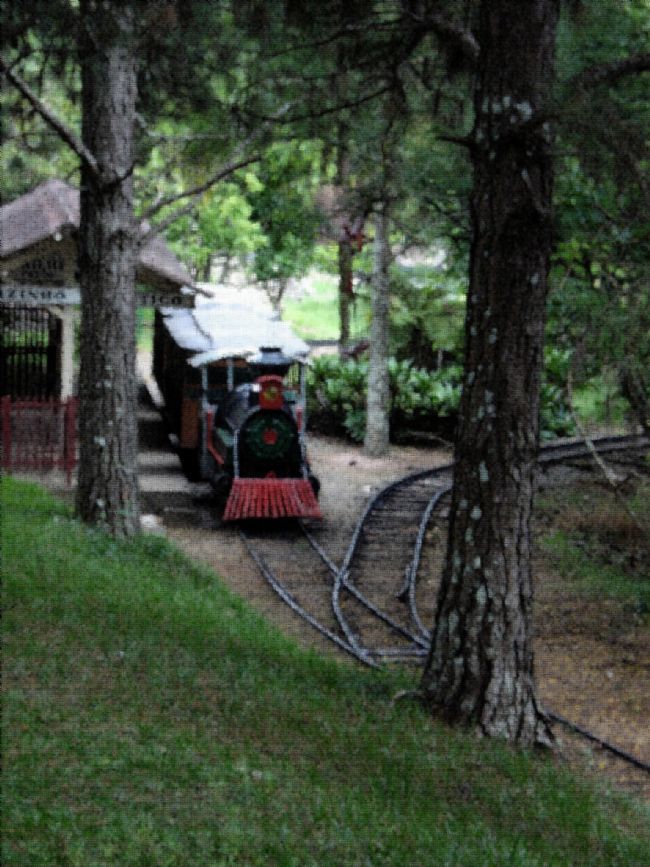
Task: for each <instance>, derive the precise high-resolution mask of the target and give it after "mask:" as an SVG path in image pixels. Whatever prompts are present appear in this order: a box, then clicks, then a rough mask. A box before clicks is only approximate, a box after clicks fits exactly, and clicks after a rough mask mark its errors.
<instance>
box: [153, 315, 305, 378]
mask: <svg viewBox="0 0 650 867" xmlns="http://www.w3.org/2000/svg"><path fill="white" fill-rule="evenodd" d="M160 312H161V313H162V315H163V321H164V323H165V326H166V327H167V330H168V331H169V333H170V334H171V336H172V338H173V339H174V341H175V342H176V343H177V344H178V346H180V347H181V349H186V350H188V351H189V352H191V353H193V355H192V356H191V357H190V358H189V359H188V360H189V363H190V364H191V365H192V367H201V366H202V365H203V364H209V363H210V362H211V361H219V360H221V359H225V358H235V357H236V358H248V359H250V358H252V357H254V356H256V355H258V354H259V352H260V350H261V349H262V347H276V348H278V349H279V350H280V351H281V352H282V354H283V355H286V356H287V358H290V359H291V360H292V361H297V362H299V363H301V364H305V363H306V362H307V355H308V354H309V346H308V345H307V344H306V343H305V341H304V340H302V339H301V338H300V337H298V336H297V335H295V334H294V333H293V331H292V330H291V328H290V327H289V325H287V323H286V322H282V321H280V320H279V319H272V318H270V316H268V315H267V314H265V313H262V312H260V311H258V310H252V309H251V308H250V307H246V306H244V305H242V304H232V303H230V304H225V303H223V302H218V301H208V302H205V303H204V304H200V305H198V306H197V307H194V308H191V309H190V308H181V309H178V308H173V307H163V308H161V311H160Z"/></svg>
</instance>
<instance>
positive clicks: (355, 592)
mask: <svg viewBox="0 0 650 867" xmlns="http://www.w3.org/2000/svg"><path fill="white" fill-rule="evenodd" d="M299 523H300V528H301V530H302V532H303V534H304V536H305V538H306V539H307V541H308V542H309V544H310V545H311V547H312V548H313V549H314V551H315V552H316V553H317V554H318V556H319V557H320V558H321V560H322V561H323V563H325V565H326V566H327V568H328V569H329V570H330V572H331V574H332V576H334V577H335V576H336V575H337V574H338V573H339V572H340V570H339V567H338V566H337V565H336V564H335V563H334V562H333V561H332V560H331V559H330V558H329V557H328V555H327V554H326V553H325V551H324V550H323V548H322V547H321V545H319V543H318V542H317V541H316V539H314V537H313V536H312V534H311V533H310V532H309V530H307V528H306V527H305V526H304V524H303V523H302V521H300V522H299ZM342 586H343V587H344V588H345V590H347V591H348V593H351V594H352V596H354V598H355V599H356V600H357V601H358V602H360V603H361V605H363V606H365V607H366V608H367V609H368V610H369V611H370V612H371V613H372V614H374V615H375V617H378V618H379V619H380V620H382V621H383V622H384V623H385V624H386V625H387V626H390V627H391V628H392V629H394V630H395V632H397V633H399V634H400V635H401V636H402V637H403V638H407V639H408V640H409V641H412V642H413V643H414V644H417V645H419V646H420V647H426V646H427V645H425V643H424V642H423V640H422V639H421V638H420V637H419V636H417V635H415V633H413V632H411V631H410V630H409V629H406V627H404V626H402V625H401V624H400V623H397V621H395V620H393V618H392V617H391V616H390V615H388V614H386V612H385V611H382V610H381V608H378V607H377V606H376V605H375V604H374V602H371V601H370V599H368V598H367V597H366V596H364V594H363V593H362V592H361V591H360V590H359V588H358V587H357V586H356V585H355V584H354V583H352V582H351V581H349V580H348V579H347V578H345V576H344V577H343V581H342ZM371 652H374V651H371Z"/></svg>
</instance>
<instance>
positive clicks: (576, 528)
mask: <svg viewBox="0 0 650 867" xmlns="http://www.w3.org/2000/svg"><path fill="white" fill-rule="evenodd" d="M625 500H626V502H627V504H628V506H629V508H630V509H631V510H632V514H634V515H635V516H636V518H637V521H638V524H637V523H635V522H634V521H633V520H632V519H631V517H630V516H629V514H627V513H626V512H625V511H624V509H623V508H622V507H621V505H620V504H619V503H618V502H617V501H616V499H615V497H614V495H613V494H612V492H611V491H610V490H608V489H607V488H605V487H603V485H602V484H599V483H598V482H591V483H584V484H582V485H574V486H572V487H567V488H556V489H551V490H550V491H547V492H545V493H544V495H543V496H542V497H541V498H540V500H539V501H538V508H539V509H540V510H541V512H542V514H545V513H546V514H547V515H552V516H553V523H554V527H555V529H554V531H553V532H552V533H550V534H548V535H547V536H546V537H545V538H544V541H543V549H544V550H545V551H546V553H547V555H548V556H549V558H550V560H551V562H552V563H553V566H554V567H555V569H556V570H557V571H558V572H559V574H560V575H561V576H562V578H563V579H565V580H566V581H567V582H569V583H570V585H572V586H573V587H575V588H577V589H579V591H580V592H581V593H583V594H589V595H591V596H598V597H602V596H604V597H609V598H613V599H620V600H622V601H624V602H626V603H628V604H629V605H630V606H631V607H632V609H633V610H634V611H635V613H636V614H637V615H638V616H639V617H640V618H641V619H642V620H643V621H644V622H645V623H646V624H647V625H648V626H650V482H648V481H643V482H641V483H639V484H638V485H637V486H636V490H635V491H634V494H633V495H632V496H629V495H628V496H626V498H625Z"/></svg>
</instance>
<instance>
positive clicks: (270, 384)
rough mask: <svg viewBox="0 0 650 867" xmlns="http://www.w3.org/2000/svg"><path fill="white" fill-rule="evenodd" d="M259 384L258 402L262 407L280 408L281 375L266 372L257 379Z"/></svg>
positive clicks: (281, 394) (281, 400)
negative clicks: (265, 374)
mask: <svg viewBox="0 0 650 867" xmlns="http://www.w3.org/2000/svg"><path fill="white" fill-rule="evenodd" d="M257 382H258V383H259V386H260V396H259V404H260V407H261V408H262V409H282V402H283V397H284V396H283V392H282V377H281V376H275V375H274V374H268V375H267V376H260V377H259V378H258V380H257Z"/></svg>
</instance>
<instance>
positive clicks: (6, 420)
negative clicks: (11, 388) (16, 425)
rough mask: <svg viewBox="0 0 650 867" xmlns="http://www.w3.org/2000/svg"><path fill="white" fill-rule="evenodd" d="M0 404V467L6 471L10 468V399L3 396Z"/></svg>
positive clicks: (7, 396) (6, 395)
mask: <svg viewBox="0 0 650 867" xmlns="http://www.w3.org/2000/svg"><path fill="white" fill-rule="evenodd" d="M0 403H1V405H2V466H3V467H4V468H5V469H6V470H8V469H10V467H11V397H10V396H9V395H8V394H5V395H4V397H3V398H2V400H1V401H0Z"/></svg>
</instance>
